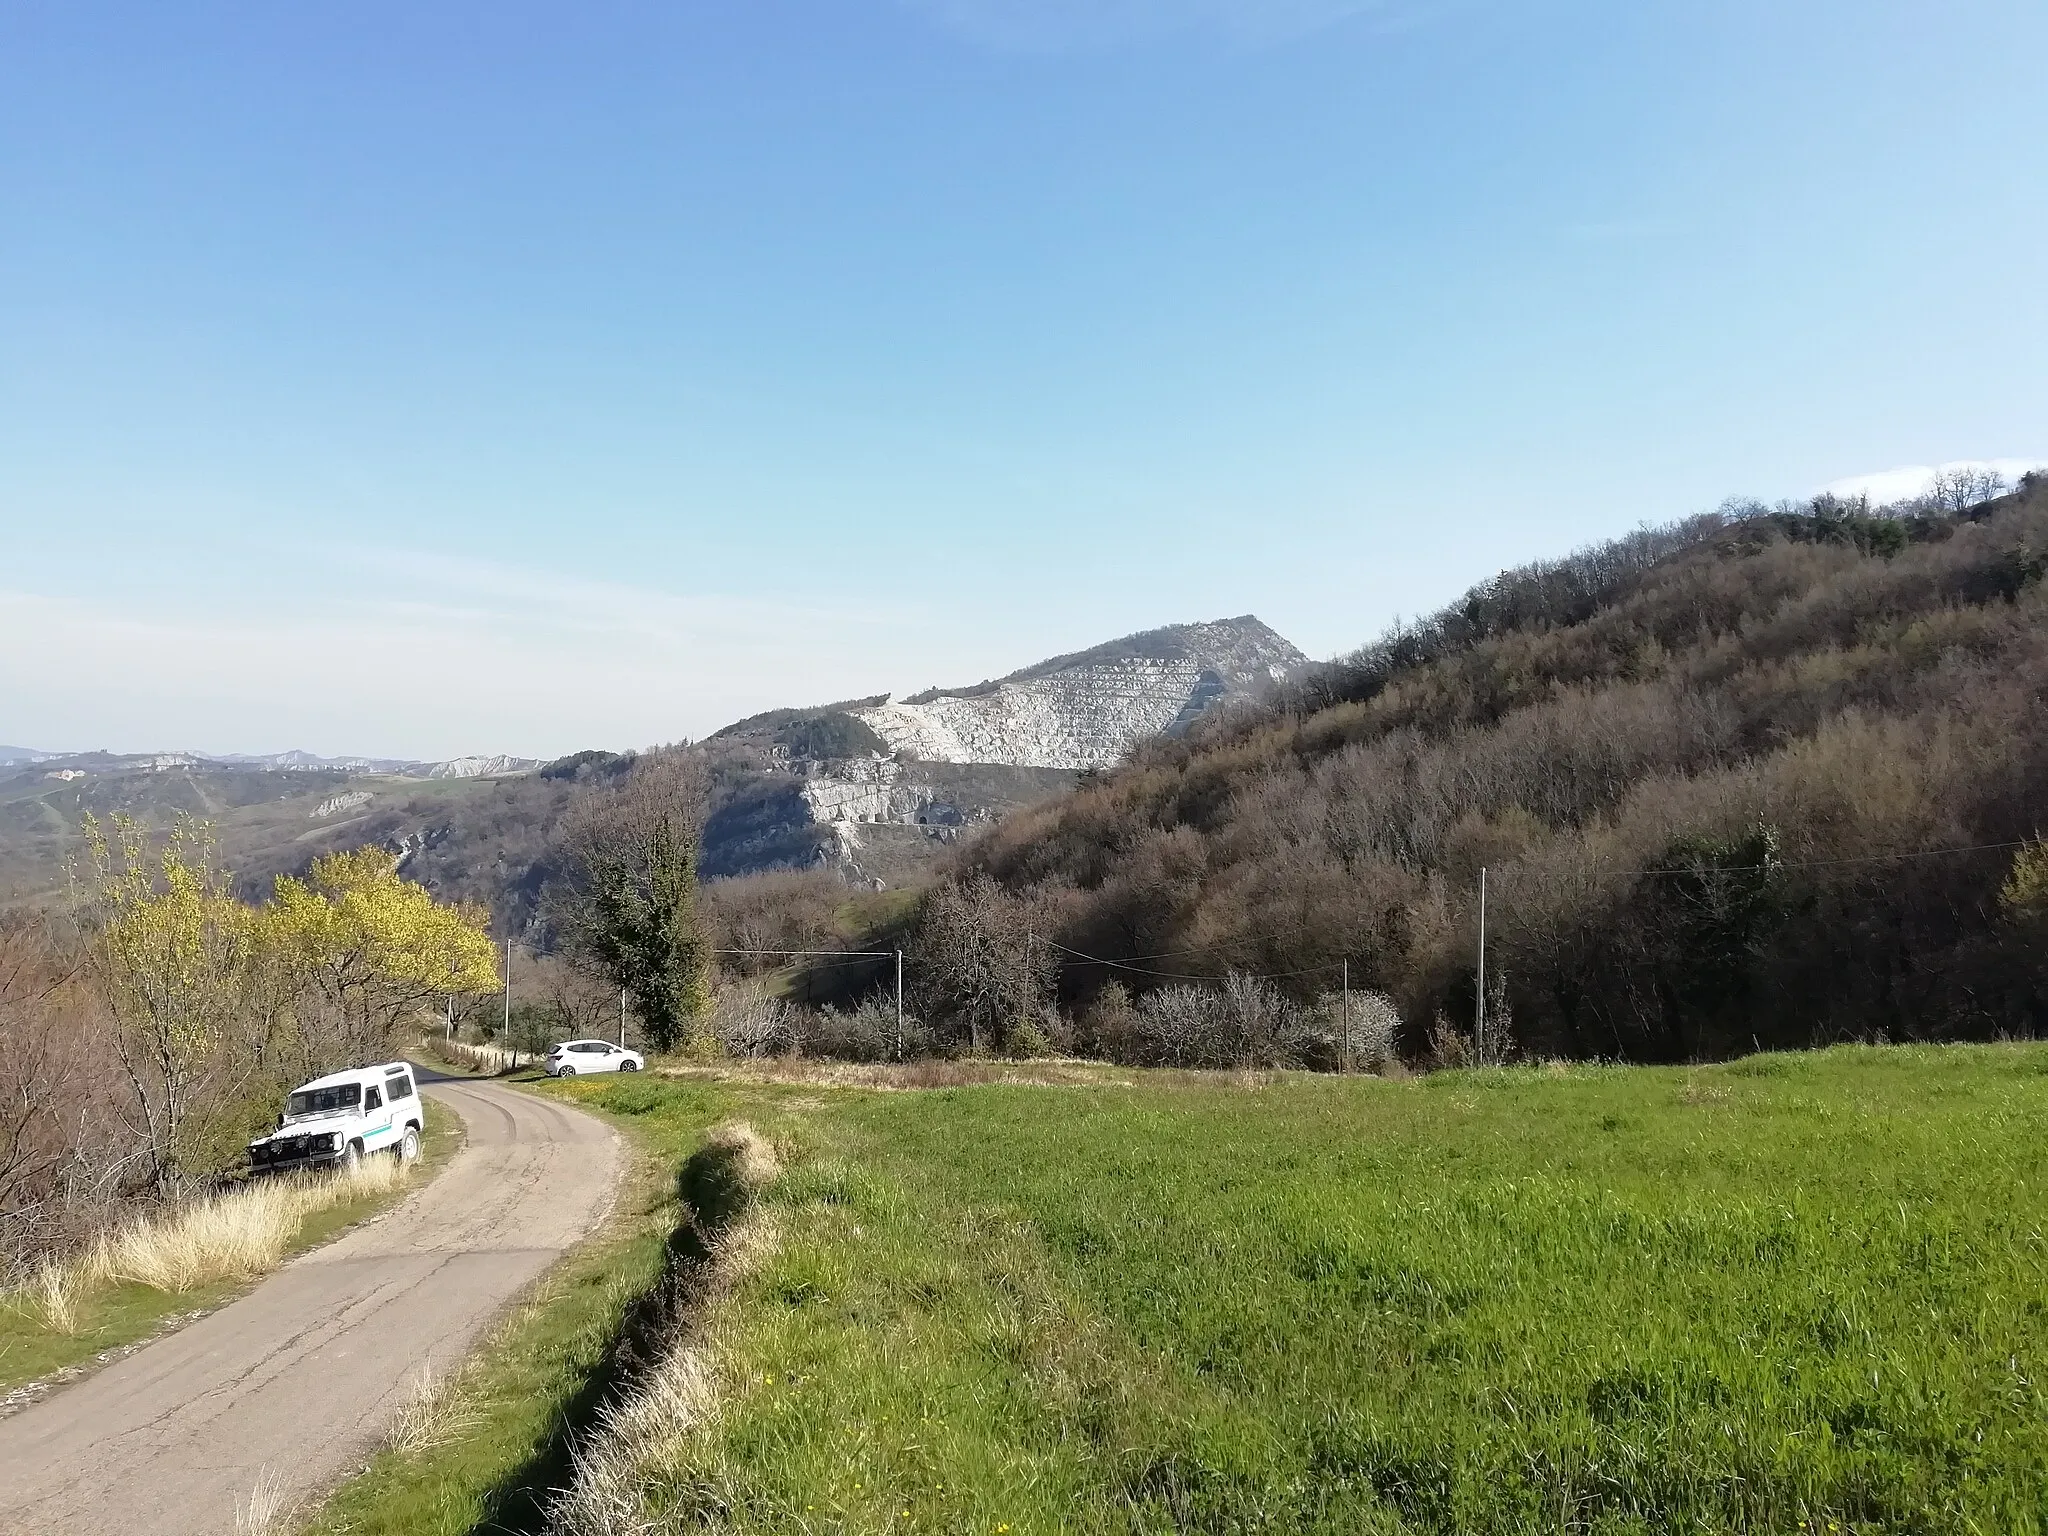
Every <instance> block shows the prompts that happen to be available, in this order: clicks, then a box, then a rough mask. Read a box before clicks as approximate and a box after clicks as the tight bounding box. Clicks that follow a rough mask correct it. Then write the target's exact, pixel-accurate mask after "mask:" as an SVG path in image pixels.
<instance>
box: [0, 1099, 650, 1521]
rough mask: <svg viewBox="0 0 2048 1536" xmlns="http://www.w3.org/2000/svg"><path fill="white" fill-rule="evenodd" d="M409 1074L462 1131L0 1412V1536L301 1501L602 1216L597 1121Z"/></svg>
mask: <svg viewBox="0 0 2048 1536" xmlns="http://www.w3.org/2000/svg"><path fill="white" fill-rule="evenodd" d="M419 1075H420V1079H421V1086H422V1088H423V1089H424V1090H425V1091H426V1092H427V1093H428V1094H430V1095H432V1096H433V1097H435V1098H438V1099H440V1100H441V1102H442V1103H444V1104H446V1105H447V1106H448V1107H449V1108H451V1109H453V1110H454V1111H455V1112H456V1113H457V1114H459V1115H460V1116H461V1117H462V1119H463V1120H464V1122H465V1123H466V1125H467V1127H468V1133H469V1135H468V1143H467V1145H466V1146H464V1148H463V1149H462V1151H461V1152H459V1153H458V1154H456V1157H455V1159H454V1161H453V1162H452V1163H451V1164H450V1166H449V1167H448V1168H447V1169H446V1170H445V1171H443V1172H442V1174H441V1175H440V1176H439V1177H438V1178H436V1179H434V1180H433V1181H432V1182H431V1183H429V1184H428V1185H427V1186H426V1187H425V1188H424V1189H422V1190H421V1191H420V1192H419V1193H418V1194H416V1195H413V1196H411V1197H410V1198H408V1199H407V1200H406V1201H405V1202H404V1203H403V1204H401V1205H400V1206H398V1207H397V1208H396V1209H395V1210H393V1211H392V1212H391V1213H390V1214H388V1215H386V1216H384V1217H382V1218H380V1219H378V1220H376V1221H374V1222H371V1223H369V1224H367V1225H365V1226H363V1227H359V1228H357V1229H355V1230H354V1231H351V1232H349V1233H348V1234H346V1235H345V1236H343V1237H342V1238H341V1239H339V1240H338V1241H336V1242H334V1243H332V1244H330V1245H328V1246H327V1247H324V1248H320V1249H316V1250H314V1251H313V1252H311V1253H308V1254H305V1255H303V1256H301V1257H300V1258H298V1259H295V1260H293V1261H292V1262H291V1263H290V1264H287V1265H286V1266H285V1267H284V1268H283V1269H281V1270H279V1271H278V1272H277V1273H276V1274H274V1275H272V1276H271V1277H270V1278H269V1279H267V1280H265V1281H264V1282H263V1283H262V1284H261V1285H259V1286H258V1287H256V1289H255V1290H253V1291H251V1292H250V1293H249V1294H248V1295H246V1296H244V1297H242V1298H241V1299H240V1300H238V1301H236V1302H234V1303H233V1304H231V1305H229V1306H227V1307H224V1308H222V1309H221V1310H220V1311H218V1312H215V1313H213V1314H211V1315H210V1316H207V1317H205V1318H202V1319H201V1320H199V1321H198V1322H196V1323H194V1324H192V1325H191V1326H190V1327H188V1328H185V1329H183V1330H181V1331H179V1332H177V1333H175V1334H172V1335H170V1336H168V1337H166V1338H163V1339H160V1340H158V1341H157V1342H156V1343H154V1344H151V1345H150V1346H148V1347H147V1348H145V1349H142V1350H138V1351H137V1352H136V1353H135V1354H133V1355H131V1356H129V1357H128V1358H126V1359H124V1360H120V1361H118V1362H116V1363H115V1364H113V1365H110V1366H109V1367H107V1368H106V1369H105V1370H103V1371H100V1372H98V1373H96V1374H94V1375H93V1376H91V1377H89V1378H87V1379H86V1380H83V1381H80V1382H78V1383H76V1384H75V1385H73V1386H70V1387H67V1388H65V1389H64V1390H62V1391H59V1392H57V1393H55V1394H54V1395H52V1396H51V1397H50V1398H48V1399H47V1400H45V1401H43V1402H41V1403H38V1404H36V1405H35V1406H34V1407H32V1408H30V1409H27V1410H25V1411H23V1412H21V1413H19V1414H16V1415H15V1416H13V1417H12V1418H9V1419H7V1420H5V1421H0V1532H6V1533H9V1536H13V1533H17V1532H18V1533H23V1536H26V1533H31V1532H34V1533H38V1536H41V1533H51V1536H56V1533H65V1536H73V1533H75V1536H101V1533H107V1536H112V1533H116V1532H119V1533H121V1536H133V1533H135V1532H138V1531H149V1532H152V1533H157V1536H187V1533H191V1536H200V1533H206V1536H212V1533H218V1532H223V1531H231V1530H233V1529H234V1528H235V1527H236V1524H237V1520H238V1516H239V1515H240V1513H241V1511H242V1510H243V1509H244V1508H245V1507H246V1506H247V1504H248V1502H249V1500H250V1498H251V1497H252V1495H254V1494H255V1493H256V1492H257V1490H258V1489H259V1487H261V1488H262V1489H263V1490H264V1491H265V1492H266V1494H268V1495H270V1496H273V1497H282V1498H284V1499H287V1500H291V1501H294V1502H296V1501H300V1500H305V1499H309V1498H310V1497H311V1496H312V1495H314V1494H316V1493H317V1492H318V1491H319V1490H321V1489H323V1488H325V1487H326V1486H328V1485H329V1484H331V1483H333V1482H334V1481H335V1480H336V1479H337V1478H339V1477H341V1476H343V1475H344V1474H346V1473H348V1472H349V1471H351V1470H353V1469H354V1468H356V1467H358V1466H360V1465H361V1464H362V1462H363V1461H364V1460H365V1459H366V1457H367V1456H368V1454H369V1453H370V1451H371V1450H372V1449H373V1447H374V1446H375V1444H376V1442H377V1439H378V1437H379V1435H380V1433H381V1432H382V1430H383V1429H384V1427H385V1425H386V1423H387V1422H388V1420H389V1419H390V1417H391V1415H392V1413H393V1412H394V1411H395V1410H396V1409H397V1408H398V1406H399V1405H400V1404H401V1403H402V1402H403V1401H404V1399H405V1397H406V1395H407V1392H408V1389H409V1387H410V1385H411V1383H412V1381H413V1380H414V1379H415V1378H416V1377H417V1375H418V1373H419V1372H420V1370H421V1369H422V1367H423V1366H428V1365H431V1367H432V1369H433V1370H434V1371H435V1372H436V1373H444V1372H446V1371H449V1370H452V1369H453V1368H454V1367H455V1366H456V1365H457V1364H458V1363H459V1362H460V1361H461V1360H462V1358H463V1356H464V1355H465V1354H466V1353H467V1352H468V1350H469V1348H470V1346H471V1344H472V1343H473V1342H474V1341H475V1339H476V1337H477V1335H478V1333H479V1332H480V1331H481V1330H482V1328H483V1327H484V1326H485V1325H486V1324H487V1323H488V1322H489V1321H490V1320H491V1319H492V1317H494V1316H495V1315H496V1314H497V1312H498V1311H499V1310H500V1309H501V1308H502V1307H503V1306H504V1305H505V1303H506V1302H508V1301H509V1300H510V1299H511V1298H512V1297H513V1296H514V1295H516V1294H517V1293H518V1292H519V1291H520V1290H521V1289H522V1288H524V1287H525V1286H527V1285H528V1284H530V1283H531V1282H532V1281H533V1280H534V1279H536V1278H537V1277H538V1276H539V1275H540V1274H541V1273H542V1272H543V1271H544V1270H546V1269H547V1268H548V1266H549V1265H551V1264H552V1263H553V1262H554V1261H555V1260H556V1259H557V1258H558V1257H560V1256H561V1254H562V1253H563V1251H564V1250H566V1249H567V1248H568V1247H570V1246H571V1245H572V1244H574V1243H575V1242H576V1241H578V1240H579V1239H580V1238H581V1237H583V1236H584V1235H585V1234H586V1233H587V1232H589V1231H590V1230H591V1229H592V1228H593V1227H594V1226H595V1225H596V1224H597V1223H598V1222H599V1221H600V1220H602V1219H603V1217H604V1215H605V1213H606V1210H607V1209H608V1206H609V1202H610V1198H611V1192H612V1190H613V1188H614V1186H615V1183H616V1175H617V1170H618V1166H619V1157H620V1149H619V1145H618V1139H617V1136H616V1134H615V1133H614V1132H613V1131H612V1130H611V1129H610V1128H609V1127H607V1126H605V1125H604V1124H603V1123H601V1122H600V1121H598V1120H597V1119H596V1118H595V1117H593V1116H590V1115H587V1114H583V1113H581V1112H580V1111H578V1110H575V1109H571V1108H569V1107H567V1106H565V1105H562V1104H559V1103H555V1102H552V1101H550V1100H546V1099H541V1098H537V1097H535V1096H533V1095H529V1094H523V1093H520V1092H518V1091H516V1090H514V1089H510V1088H506V1087H503V1086H500V1085H498V1084H494V1083H490V1082H487V1081H479V1080H464V1079H455V1078H446V1077H439V1078H438V1080H437V1074H435V1073H433V1072H431V1071H428V1070H426V1069H421V1070H420V1073H419Z"/></svg>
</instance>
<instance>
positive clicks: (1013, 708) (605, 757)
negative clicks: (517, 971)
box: [0, 617, 1303, 930]
mask: <svg viewBox="0 0 2048 1536" xmlns="http://www.w3.org/2000/svg"><path fill="white" fill-rule="evenodd" d="M1302 661H1303V657H1302V655H1301V653H1300V652H1299V651H1297V650H1296V649H1295V648H1294V647H1293V646H1291V645H1289V644H1288V643H1287V642H1286V641H1285V640H1283V639H1281V638H1280V637H1279V636H1278V635H1276V634H1275V633H1274V632H1273V631H1272V630H1271V629H1269V628H1267V627H1266V626H1265V625H1264V624H1262V623H1260V622H1259V621H1258V620H1257V619H1254V618H1250V617H1246V618H1240V619H1228V620H1223V621H1219V622H1217V623H1211V624H1186V625H1176V626H1172V627H1169V628H1165V629H1158V630H1152V631H1148V632H1146V633H1144V634H1140V635H1131V636H1127V637H1125V638H1124V639H1121V640H1114V641H1110V642H1108V643H1106V644H1104V645H1100V646H1096V647H1094V648H1092V649H1090V650H1087V651H1082V652H1078V653H1076V654H1074V655H1072V656H1062V657H1055V658H1053V659H1051V660H1049V661H1044V662H1040V663H1038V664H1037V665H1035V666H1032V667H1027V668H1025V669H1023V670H1022V671H1019V672H1015V673H1012V674H1010V675H1009V676H1008V677H1005V678H1001V679H998V680H995V681H993V682H989V683H984V684H980V685H978V686H976V687H972V688H962V689H956V690H951V691H947V692H944V693H932V694H927V695H921V696H920V697H919V698H918V699H916V700H911V701H906V702H905V703H904V704H901V705H891V704H890V702H889V696H888V695H886V694H876V695H872V696H870V697H867V698H862V699H853V700H846V701H842V702H840V703H835V704H828V705H823V706H818V707H813V708H790V709H779V710H772V711H769V712H767V713H764V714H761V715H756V716H753V717H750V718H749V719H746V720H742V721H738V722H735V723H734V724H733V725H730V726H728V727H726V728H725V729H724V730H722V731H720V732H718V733H717V734H716V735H714V736H712V737H711V738H709V739H708V740H706V741H704V742H703V743H701V744H699V745H698V746H696V747H692V748H688V749H687V750H691V751H695V752H699V753H701V754H703V756H704V757H705V759H706V761H707V764H708V766H709V769H710V777H711V784H712V799H711V805H710V816H709V820H708V822H707V824H706V827H705V836H704V848H703V852H702V858H701V860H700V868H701V870H702V872H703V874H704V875H705V877H706V878H707V879H715V878H719V877H723V876H730V875H744V874H749V873H754V872H758V871H764V870H784V869H812V868H820V867H822V868H825V869H828V870H832V871H836V872H837V873H838V874H840V875H842V876H844V877H845V878H846V879H847V880H848V881H850V882H852V883H853V884H856V885H866V886H873V885H878V884H879V885H895V884H900V883H903V882H906V881H910V880H915V879H918V878H920V877H921V876H922V874H923V872H924V871H925V870H926V869H927V868H928V867H929V866H930V865H931V863H932V862H933V861H934V860H935V859H936V858H938V857H939V856H940V855H941V854H943V853H944V852H945V851H946V850H947V849H948V848H950V847H952V846H953V845H954V844H956V843H957V842H958V841H959V840H960V839H961V837H963V836H964V835H966V834H967V833H969V832H970V831H972V830H974V829H976V828H979V827H985V826H988V825H991V824H993V823H994V822H996V821H998V820H1000V819H1001V818H1002V817H1003V816H1005V815H1008V814H1010V813H1011V812H1013V811H1015V810H1017V809H1019V808H1020V807H1023V806H1026V805H1031V804H1035V803H1037V802H1039V801H1042V800H1044V799H1045V798H1046V797H1047V796H1050V795H1055V794H1058V793H1060V792H1062V791H1064V790H1066V789H1069V788H1071V787H1072V786H1073V785H1074V783H1075V782H1076V779H1077V778H1078V776H1079V772H1080V770H1081V769H1083V768H1089V767H1100V766H1104V765H1107V764H1109V763H1113V762H1115V761H1116V760H1117V759H1118V758H1120V757H1121V756H1122V754H1123V753H1124V752H1126V751H1127V750H1129V748H1130V747H1131V746H1132V745H1133V744H1134V743H1136V742H1139V741H1142V740H1144V739H1145V738H1146V737H1148V736H1150V735H1152V734H1155V733H1157V732H1161V731H1167V732H1171V731H1178V730H1183V729H1185V728H1186V727H1187V725H1188V724H1189V723H1190V722H1192V721H1193V720H1195V719H1197V718H1199V717H1200V716H1202V715H1203V714H1204V713H1205V712H1207V711H1210V710H1212V709H1214V708H1215V707H1216V706H1217V705H1219V704H1224V703H1228V702H1230V701H1233V700H1239V699H1247V698H1250V697H1253V696H1254V695H1255V694H1256V692H1257V691H1258V689H1259V688H1260V687H1262V686H1270V685H1271V684H1272V683H1273V682H1274V680H1275V679H1277V678H1280V677H1282V676H1285V675H1287V674H1288V673H1289V671H1290V669H1292V668H1296V667H1298V666H1299V665H1301V663H1302ZM906 721H910V722H916V729H917V730H918V731H920V732H922V735H920V736H919V739H918V741H916V742H914V743H913V742H911V741H910V740H909V738H908V736H907V735H906V733H905V726H904V722H906ZM892 733H894V738H895V739H892ZM634 761H635V759H634V758H633V757H632V756H631V755H630V754H617V753H612V752H606V751H601V750H595V749H593V750H590V751H585V752H580V753H576V754H574V755H572V756H570V757H566V758H562V759H560V760H558V761H556V762H554V763H548V764H542V763H537V762H534V761H532V760H530V759H525V758H514V757H505V756H476V757H463V758H454V759H450V760H448V761H445V762H438V763H426V762H406V761H399V760H395V759H379V758H367V757H321V756H318V755H316V754H313V753H310V752H304V751H289V752H279V753H272V754H265V755H255V754H234V755H229V756H210V755H206V754H201V753H193V752H161V753H136V754H114V753H105V752H96V753H84V754H70V755H61V754H60V755H44V754H39V753H29V752H21V753H20V755H19V757H18V758H17V759H16V760H15V761H13V762H11V763H5V762H0V900H13V901H23V900H45V899H49V898H50V897H52V896H53V895H54V894H55V893H56V891H57V890H58V887H59V885H60V882H61V871H62V864H63V860H64V858H65V857H66V856H67V855H68V854H69V853H71V852H72V851H74V850H75V849H76V848H77V846H78V842H77V837H78V824H79V820H80V818H81V817H82V816H83V814H84V813H85V812H87V811H93V812H96V813H99V814H102V815H104V814H105V813H107V812H109V811H114V810H119V811H124V812H126V813H128V814H131V815H135V816H138V817H140V818H141V819H142V820H144V821H145V822H148V823H151V824H155V825H167V824H168V823H169V821H170V819H171V818H172V817H174V816H176V815H178V814H180V813H189V814H192V815H197V816H203V817H205V818H207V819H208V820H210V821H212V822H213V823H214V824H215V826H216V828H217V829H218V832H219V836H220V839H221V846H222V854H223V857H224V860H225V862H226V863H227V865H228V867H229V868H231V869H232V870H234V871H235V873H236V874H237V876H238V878H239V879H240V881H241V883H242V885H243V887H244V889H245V891H247V892H248V893H250V894H252V895H254V894H260V893H261V892H262V891H264V890H265V889H267V888H268V885H269V883H270V881H271V879H272V877H273V876H275V875H276V874H279V873H282V872H287V871H292V870H296V869H299V868H302V867H303V866H304V864H305V863H306V862H307V861H308V860H310V859H311V858H313V857H314V856H315V855H317V854H319V853H323V852H327V851H330V850H333V849H337V848H345V847H353V846H358V845H360V844H363V843H373V842H374V843H381V844H383V845H384V846H386V847H389V848H391V849H393V850H394V851H397V852H399V853H400V854H401V855H402V856H403V858H404V860H405V869H406V872H407V873H408V874H409V875H411V876H412V877H414V878H416V879H418V880H420V881H422V882H423V883H425V884H426V885H427V886H428V887H429V888H430V889H432V890H434V891H435V892H436V894H438V895H441V896H443V897H448V898H458V899H462V900H469V901H477V902H481V903H483V904H485V905H487V906H490V907H491V908H493V910H494V911H495V912H496V914H497V919H498V922H499V925H500V927H501V928H511V929H518V930H524V929H526V928H528V927H529V926H530V925H532V924H534V923H535V922H536V921H538V920H539V918H540V914H541V912H542V908H543V906H544V904H545V903H544V901H543V893H544V891H545V890H546V888H547V887H548V885H549V883H550V881H551V880H552V879H553V877H554V869H555V865H556V863H557V855H556V853H555V849H554V837H555V831H556V828H557V825H558V823H559V822H560V819H561V817H562V815H563V813H564V811H565V810H566V809H567V807H568V806H569V805H570V803H571V802H572V801H573V800H574V799H575V798H576V797H577V796H579V795H583V794H599V795H601V794H604V793H607V792H608V791H609V790H610V788H611V787H612V786H614V785H615V784H617V783H619V782H621V781H622V780H623V779H624V778H625V777H626V776H628V775H630V774H631V772H632V771H633V763H634Z"/></svg>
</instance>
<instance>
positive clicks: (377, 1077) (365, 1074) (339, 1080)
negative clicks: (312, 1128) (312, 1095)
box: [292, 1061, 412, 1093]
mask: <svg viewBox="0 0 2048 1536" xmlns="http://www.w3.org/2000/svg"><path fill="white" fill-rule="evenodd" d="M411 1070H412V1069H411V1068H410V1067H408V1066H407V1065H406V1064H405V1063H404V1062H402V1061H387V1062H384V1063H382V1064H381V1065H379V1066H374V1067H348V1068H345V1069H343V1070H342V1071H340V1072H330V1073H328V1074H327V1075H326V1076H325V1077H316V1078H314V1079H313V1081H311V1082H310V1083H301V1084H299V1086H298V1087H296V1088H294V1089H293V1090H292V1092H293V1093H304V1092H305V1091H306V1090H307V1089H309V1088H338V1087H340V1086H341V1085H342V1084H343V1083H366V1084H367V1083H382V1082H383V1081H384V1079H385V1077H386V1076H388V1075H389V1074H390V1073H393V1072H409V1071H411Z"/></svg>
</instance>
